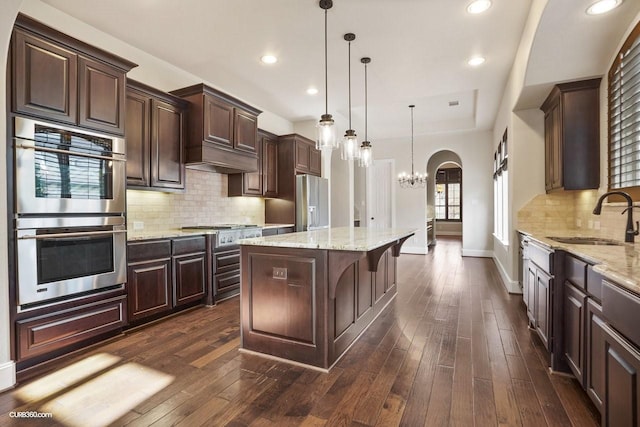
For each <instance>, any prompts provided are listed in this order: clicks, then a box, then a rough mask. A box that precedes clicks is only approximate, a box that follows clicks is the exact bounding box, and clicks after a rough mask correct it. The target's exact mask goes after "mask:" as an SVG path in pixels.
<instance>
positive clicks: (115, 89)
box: [78, 57, 125, 135]
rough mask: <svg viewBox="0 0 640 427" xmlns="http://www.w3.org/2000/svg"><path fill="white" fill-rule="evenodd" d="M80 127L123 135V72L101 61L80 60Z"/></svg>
mask: <svg viewBox="0 0 640 427" xmlns="http://www.w3.org/2000/svg"><path fill="white" fill-rule="evenodd" d="M78 64H79V68H80V75H79V83H78V84H79V86H80V87H79V89H78V91H79V94H80V97H79V100H80V101H79V104H80V107H79V113H80V117H79V120H78V124H79V125H80V126H84V127H88V128H92V129H97V130H101V131H106V132H110V133H115V134H118V135H123V134H124V120H125V115H124V104H125V73H124V72H123V71H121V70H118V69H117V68H114V67H110V66H109V65H106V64H104V63H102V62H98V61H94V60H92V59H89V58H84V57H80V59H79V61H78Z"/></svg>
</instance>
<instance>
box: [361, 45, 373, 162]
mask: <svg viewBox="0 0 640 427" xmlns="http://www.w3.org/2000/svg"><path fill="white" fill-rule="evenodd" d="M360 62H362V63H363V64H364V141H362V145H361V146H360V161H359V162H358V164H359V165H360V166H362V167H363V168H368V167H369V165H371V162H372V161H373V153H372V152H371V142H369V139H368V135H367V125H368V123H367V119H368V117H367V114H368V110H367V64H368V63H370V62H371V58H366V57H365V58H361V59H360Z"/></svg>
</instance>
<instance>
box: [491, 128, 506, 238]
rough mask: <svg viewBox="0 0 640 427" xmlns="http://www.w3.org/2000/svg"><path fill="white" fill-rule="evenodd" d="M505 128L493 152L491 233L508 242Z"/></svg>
mask: <svg viewBox="0 0 640 427" xmlns="http://www.w3.org/2000/svg"><path fill="white" fill-rule="evenodd" d="M508 158H509V156H508V153H507V130H506V129H505V131H504V134H503V135H502V140H501V141H500V142H499V143H498V148H497V149H496V151H495V153H493V233H494V234H495V236H496V237H497V238H498V239H500V240H501V241H502V242H503V243H505V244H508V243H509V171H508V169H507V160H508Z"/></svg>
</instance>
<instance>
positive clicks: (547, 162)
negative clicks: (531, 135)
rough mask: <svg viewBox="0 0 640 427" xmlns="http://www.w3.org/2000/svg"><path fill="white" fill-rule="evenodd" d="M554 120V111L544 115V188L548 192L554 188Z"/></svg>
mask: <svg viewBox="0 0 640 427" xmlns="http://www.w3.org/2000/svg"><path fill="white" fill-rule="evenodd" d="M553 120H554V117H553V114H552V111H550V112H548V113H547V114H545V115H544V188H545V190H546V191H547V192H548V191H550V190H551V189H553V146H554V142H553V138H554V136H555V134H554V122H553Z"/></svg>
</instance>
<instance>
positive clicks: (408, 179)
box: [398, 105, 427, 188]
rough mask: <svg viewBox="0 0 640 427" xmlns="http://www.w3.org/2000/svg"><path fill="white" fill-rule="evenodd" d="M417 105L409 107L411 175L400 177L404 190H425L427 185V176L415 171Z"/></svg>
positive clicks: (399, 180) (404, 174) (403, 174)
mask: <svg viewBox="0 0 640 427" xmlns="http://www.w3.org/2000/svg"><path fill="white" fill-rule="evenodd" d="M414 107H415V105H409V108H411V175H407V174H406V173H404V172H402V173H401V174H400V175H398V182H399V183H400V187H402V188H424V186H425V185H426V183H427V175H426V174H425V175H422V174H420V173H415V172H414V169H413V108H414Z"/></svg>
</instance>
